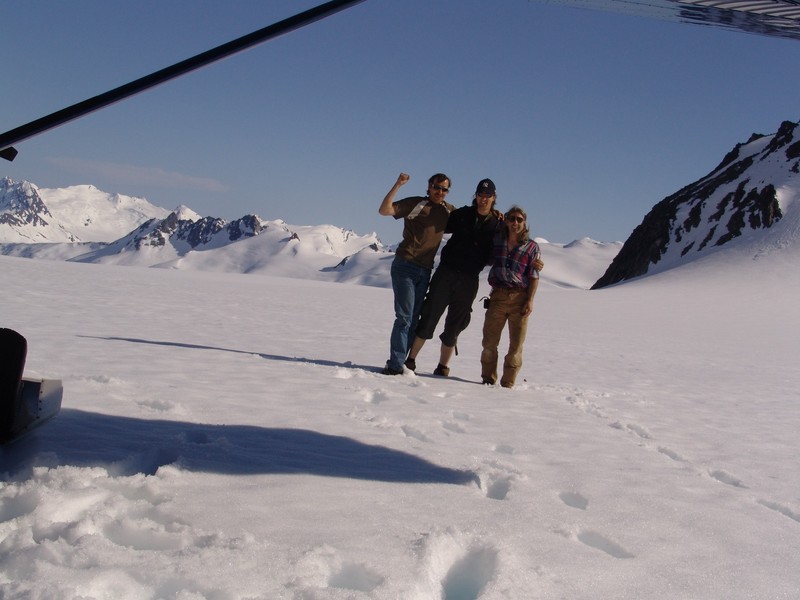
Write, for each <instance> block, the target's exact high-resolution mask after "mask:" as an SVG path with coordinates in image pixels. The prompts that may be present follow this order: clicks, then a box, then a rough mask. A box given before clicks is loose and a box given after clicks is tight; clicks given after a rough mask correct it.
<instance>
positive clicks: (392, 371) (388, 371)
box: [381, 365, 403, 375]
mask: <svg viewBox="0 0 800 600" xmlns="http://www.w3.org/2000/svg"><path fill="white" fill-rule="evenodd" d="M402 374H403V369H400V370H399V371H398V370H397V369H393V368H392V367H390V366H389V365H386V366H385V367H383V370H382V371H381V375H402Z"/></svg>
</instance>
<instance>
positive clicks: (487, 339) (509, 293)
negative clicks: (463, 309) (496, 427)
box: [481, 288, 528, 387]
mask: <svg viewBox="0 0 800 600" xmlns="http://www.w3.org/2000/svg"><path fill="white" fill-rule="evenodd" d="M490 297H491V301H490V302H489V309H488V310H487V311H486V317H485V319H484V321H483V351H482V352H481V379H483V380H484V381H489V382H491V383H495V382H497V360H498V352H497V347H498V345H499V344H500V336H501V335H502V333H503V328H504V327H505V325H506V323H508V337H509V341H508V354H506V357H505V359H504V361H503V377H502V378H501V379H500V385H502V386H503V387H514V382H515V381H516V379H517V374H518V373H519V370H520V368H522V347H523V345H524V344H525V335H526V334H527V332H528V317H527V316H525V317H523V316H522V311H523V309H524V308H525V302H526V301H527V299H528V291H527V290H524V289H519V290H516V289H515V290H510V289H504V288H496V289H494V290H492V293H491V296H490Z"/></svg>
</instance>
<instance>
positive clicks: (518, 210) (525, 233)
mask: <svg viewBox="0 0 800 600" xmlns="http://www.w3.org/2000/svg"><path fill="white" fill-rule="evenodd" d="M514 214H517V215H520V216H522V218H523V219H525V223H524V227H523V228H522V231H521V232H520V233H519V238H518V241H519V242H520V243H521V244H525V243H527V242H528V240H530V239H531V235H530V234H531V230H530V228H529V227H528V213H526V212H525V209H524V208H522V207H521V206H517V205H516V204H515V205H514V206H512V207H511V208H509V209H508V210H507V211H506V215H505V216H506V219H508V218H509V217H510V216H511V215H514Z"/></svg>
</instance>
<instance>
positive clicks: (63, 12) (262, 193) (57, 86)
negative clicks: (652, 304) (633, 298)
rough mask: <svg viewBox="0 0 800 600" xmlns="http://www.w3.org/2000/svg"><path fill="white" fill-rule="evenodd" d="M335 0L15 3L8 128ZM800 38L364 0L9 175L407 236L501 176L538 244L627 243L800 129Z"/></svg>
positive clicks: (83, 125) (23, 158) (45, 146)
mask: <svg viewBox="0 0 800 600" xmlns="http://www.w3.org/2000/svg"><path fill="white" fill-rule="evenodd" d="M317 4H321V0H319V1H317V0H311V1H305V0H303V1H299V0H296V1H288V0H270V1H269V2H264V1H263V0H258V1H251V0H237V1H233V2H225V3H223V2H218V1H213V2H212V1H209V0H193V1H191V2H189V1H177V0H158V1H151V0H138V1H137V2H121V1H112V2H109V1H108V0H102V1H100V0H73V1H72V2H69V3H66V2H52V0H47V1H43V0H5V1H4V2H3V3H2V4H0V21H1V22H2V23H3V25H4V27H3V35H2V40H3V45H4V49H3V52H2V53H1V54H0V64H2V70H1V71H0V72H2V76H3V93H2V94H0V132H4V131H7V130H10V129H13V128H15V127H18V126H20V125H23V124H25V123H27V122H29V121H32V120H34V119H37V118H39V117H42V116H44V115H47V114H49V113H52V112H54V111H56V110H59V109H61V108H64V107H66V106H69V105H71V104H73V103H75V102H79V101H81V100H84V99H86V98H89V97H91V96H94V95H97V94H100V93H103V92H105V91H108V90H110V89H112V88H115V87H117V86H119V85H122V84H124V83H127V82H129V81H131V80H133V79H137V78H139V77H142V76H144V75H147V74H149V73H151V72H154V71H156V70H158V69H161V68H164V67H167V66H169V65H172V64H174V63H176V62H178V61H181V60H183V59H186V58H189V57H191V56H194V55H195V54H198V53H200V52H203V51H205V50H208V49H210V48H212V47H215V46H217V45H219V44H222V43H225V42H228V41H230V40H232V39H234V38H237V37H239V36H242V35H245V34H247V33H250V32H252V31H255V30H257V29H260V28H262V27H265V26H267V25H270V24H272V23H275V22H277V21H279V20H281V19H284V18H286V17H289V16H292V15H294V14H296V13H299V12H301V11H303V10H305V9H308V8H311V7H313V6H316V5H317ZM799 56H800V44H798V42H797V41H796V40H786V39H778V38H769V37H761V36H756V35H751V34H746V33H739V32H734V31H725V30H719V29H714V28H710V27H703V26H696V25H684V24H678V23H672V22H667V21H660V20H655V19H647V18H643V17H638V16H632V15H624V14H616V13H609V12H601V11H592V10H583V9H579V8H574V7H569V6H564V5H559V4H551V3H545V2H539V1H527V0H494V1H490V0H403V1H399V0H366V2H363V3H361V4H358V5H356V6H354V7H352V8H349V9H347V10H345V11H343V12H341V13H339V14H336V15H334V16H332V17H329V18H327V19H324V20H322V21H320V22H317V23H314V24H312V25H309V26H307V27H304V28H302V29H299V30H297V31H294V32H292V33H289V34H287V35H285V36H282V37H280V38H277V39H275V40H273V41H270V42H267V43H265V44H262V45H259V46H256V47H254V48H251V49H250V50H247V51H245V52H243V53H240V54H237V55H235V56H232V57H229V58H227V59H225V60H222V61H220V62H218V63H215V64H213V65H210V66H207V67H204V68H202V69H200V70H197V71H194V72H193V73H190V74H188V75H185V76H183V77H181V78H179V79H175V80H173V81H171V82H168V83H166V84H163V85H161V86H159V87H157V88H153V89H151V90H148V91H145V92H143V93H141V94H139V95H137V96H134V97H131V98H128V99H126V100H123V101H122V102H120V103H117V104H115V105H113V106H110V107H107V108H105V109H102V110H100V111H98V112H95V113H92V114H90V115H87V116H85V117H83V118H81V119H79V120H76V121H72V122H70V123H67V124H65V125H62V126H61V127H59V128H57V129H53V130H51V131H48V132H45V133H42V134H40V135H38V136H36V137H34V138H31V139H28V140H26V141H23V142H20V143H19V144H16V147H17V149H18V150H19V156H18V157H17V159H16V160H15V161H14V162H11V163H8V162H6V161H0V177H2V176H9V177H11V178H12V179H15V180H22V179H25V180H28V181H31V182H33V183H35V184H37V185H39V186H40V187H65V186H69V185H76V184H87V183H89V184H93V185H95V186H97V187H99V188H100V189H102V190H104V191H107V192H118V193H122V194H128V195H133V196H144V197H145V198H147V199H148V200H149V201H150V202H152V203H154V204H157V205H159V206H163V207H165V208H174V207H175V206H177V205H179V204H186V205H188V206H190V207H191V208H193V209H194V210H196V211H197V212H199V213H201V214H203V215H210V216H217V217H223V218H225V219H229V220H230V219H235V218H238V217H241V216H243V215H245V214H250V213H255V214H258V215H259V216H261V217H262V218H264V219H278V218H280V219H284V220H285V221H287V222H289V223H292V224H296V225H319V224H325V223H330V224H334V225H337V226H340V227H344V228H347V229H353V230H354V231H356V232H357V233H360V234H365V233H369V232H371V231H376V232H377V233H378V234H379V236H380V237H381V239H382V240H383V241H384V242H385V243H395V242H397V241H399V239H400V234H401V225H400V224H399V223H397V222H395V221H394V220H393V219H391V218H389V217H381V216H380V215H378V211H377V209H378V205H379V204H380V201H381V199H382V198H383V196H384V194H385V193H386V192H387V191H388V189H389V188H390V187H391V185H392V184H393V182H394V181H395V179H396V177H397V174H398V173H400V172H401V171H406V172H408V173H410V174H411V181H410V182H409V183H408V184H407V185H406V186H405V187H404V188H403V190H402V192H401V195H414V194H423V193H424V191H425V181H426V180H427V178H428V177H429V176H430V175H431V174H433V173H435V172H439V171H442V172H445V173H447V174H448V175H450V177H451V178H452V191H451V194H450V197H449V201H450V202H452V203H453V204H455V205H456V206H461V205H464V204H467V203H469V202H470V201H471V198H472V194H473V192H474V189H475V185H476V184H477V182H478V181H479V180H480V179H482V178H483V177H491V178H492V179H493V180H494V181H495V183H496V184H497V188H498V204H499V206H500V208H508V207H509V206H510V205H511V204H520V205H521V206H523V207H525V208H526V209H527V210H528V213H529V216H530V220H531V225H532V230H533V232H534V234H535V235H537V236H541V237H544V238H546V239H548V240H550V241H552V242H569V241H571V240H573V239H576V238H581V237H584V236H588V237H591V238H594V239H596V240H600V241H615V240H624V239H626V238H627V236H628V235H629V234H630V233H631V231H632V230H633V228H634V227H636V225H638V224H639V223H640V222H641V220H642V218H643V217H644V215H645V214H646V213H647V211H648V210H649V209H650V208H651V207H652V206H653V205H654V204H655V203H656V202H658V201H659V200H661V199H662V198H664V197H665V196H667V195H669V194H671V193H673V192H675V191H677V190H678V189H680V188H681V187H683V186H684V185H686V184H688V183H691V182H693V181H694V180H696V179H698V178H699V177H701V176H703V175H705V174H706V173H708V172H709V171H710V170H711V169H713V168H714V167H715V166H716V165H717V164H718V163H719V162H720V161H721V160H722V158H723V157H724V156H725V154H726V153H727V152H728V151H729V150H730V149H731V148H732V147H733V146H734V145H735V144H736V143H738V142H744V141H746V140H747V139H748V138H749V136H750V134H751V133H754V132H757V133H764V134H769V133H773V132H775V131H776V130H777V129H778V127H779V125H780V123H781V122H782V121H784V120H793V121H796V120H798V119H800V108H799V107H798V106H799V105H798V98H800V66H799V65H800V61H798V57H799Z"/></svg>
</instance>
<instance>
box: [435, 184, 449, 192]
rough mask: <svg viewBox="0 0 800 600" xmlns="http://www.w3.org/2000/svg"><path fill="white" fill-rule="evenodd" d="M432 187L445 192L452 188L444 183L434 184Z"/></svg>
mask: <svg viewBox="0 0 800 600" xmlns="http://www.w3.org/2000/svg"><path fill="white" fill-rule="evenodd" d="M431 187H432V188H433V189H435V190H437V191H439V192H444V193H445V194H446V193H447V192H449V191H450V188H448V187H444V186H443V185H432V186H431Z"/></svg>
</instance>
